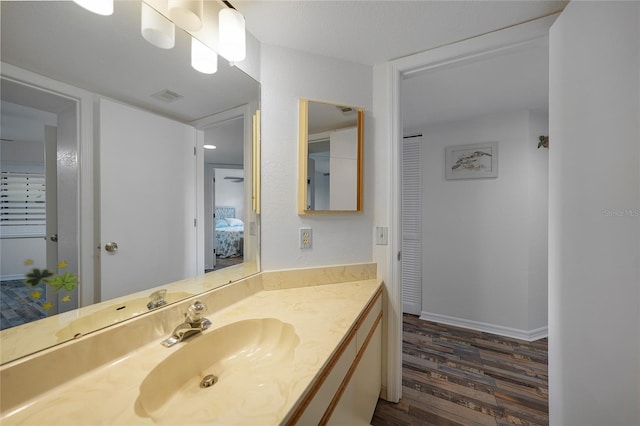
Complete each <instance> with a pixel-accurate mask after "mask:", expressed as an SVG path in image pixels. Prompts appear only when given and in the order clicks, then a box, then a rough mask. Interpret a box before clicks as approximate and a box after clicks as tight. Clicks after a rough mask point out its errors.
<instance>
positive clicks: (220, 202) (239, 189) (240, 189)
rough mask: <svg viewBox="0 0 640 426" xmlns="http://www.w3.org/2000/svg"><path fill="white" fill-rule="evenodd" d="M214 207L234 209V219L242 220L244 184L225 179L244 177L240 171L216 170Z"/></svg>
mask: <svg viewBox="0 0 640 426" xmlns="http://www.w3.org/2000/svg"><path fill="white" fill-rule="evenodd" d="M215 175H216V192H215V194H216V207H224V206H229V207H235V208H236V217H237V218H240V219H242V220H244V183H243V182H238V183H236V182H233V181H231V180H229V179H225V177H230V176H231V177H244V171H243V170H242V169H216V171H215Z"/></svg>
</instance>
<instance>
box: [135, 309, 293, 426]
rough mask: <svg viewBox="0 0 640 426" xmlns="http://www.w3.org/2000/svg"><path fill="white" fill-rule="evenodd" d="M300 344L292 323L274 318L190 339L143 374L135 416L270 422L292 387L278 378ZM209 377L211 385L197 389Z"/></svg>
mask: <svg viewBox="0 0 640 426" xmlns="http://www.w3.org/2000/svg"><path fill="white" fill-rule="evenodd" d="M214 327H215V324H214ZM299 342H300V339H299V337H298V335H297V334H296V333H295V329H294V327H293V326H292V325H291V324H287V323H284V322H282V321H280V320H277V319H274V318H264V319H250V320H244V321H239V322H236V323H232V324H229V325H227V326H224V327H221V328H218V329H214V330H211V331H208V332H206V333H205V334H202V335H198V336H195V337H192V338H190V339H188V340H186V341H184V342H181V343H179V345H181V346H179V347H178V349H177V350H176V351H175V352H174V353H173V354H172V355H170V356H169V357H168V358H166V359H165V360H164V361H162V362H161V363H160V364H158V365H157V366H156V367H155V368H154V369H153V370H152V371H151V372H150V373H149V374H148V375H147V376H146V378H145V379H144V381H143V382H142V384H141V385H140V394H139V396H138V399H137V401H136V414H137V415H139V416H141V417H148V418H151V419H152V420H153V421H154V423H157V424H201V423H202V424H211V423H219V424H269V423H273V422H275V421H276V420H275V419H273V420H270V419H269V416H271V415H273V413H274V411H277V410H274V407H276V406H278V405H280V406H282V405H284V403H285V402H286V400H287V395H288V388H289V387H290V385H291V384H290V383H288V382H287V381H286V380H283V379H282V377H283V376H285V375H286V374H285V373H286V371H287V369H288V368H290V364H291V361H292V360H293V356H294V353H295V348H296V346H298V344H299ZM167 350H174V349H173V348H170V349H167ZM211 375H213V376H215V378H216V380H217V381H216V383H215V384H212V385H211V386H210V387H201V383H202V382H203V379H206V378H207V377H210V376H211Z"/></svg>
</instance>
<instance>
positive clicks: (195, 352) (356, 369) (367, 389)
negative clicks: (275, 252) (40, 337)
mask: <svg viewBox="0 0 640 426" xmlns="http://www.w3.org/2000/svg"><path fill="white" fill-rule="evenodd" d="M375 276H376V266H375V264H364V265H347V266H339V267H327V268H314V269H306V270H290V271H276V272H264V273H260V274H257V275H254V276H252V277H249V278H246V279H244V280H241V281H238V282H236V283H233V284H230V285H228V286H225V287H222V288H218V289H215V290H212V291H209V292H207V293H204V294H201V295H199V296H197V297H193V298H190V299H188V300H186V301H184V302H181V303H177V304H174V305H170V306H166V307H164V308H160V309H157V310H156V311H153V312H151V313H149V314H146V315H143V316H141V317H138V318H134V319H131V320H129V321H126V322H124V323H122V324H120V325H116V326H112V327H109V328H107V329H104V330H102V331H98V332H95V333H93V334H90V335H86V336H82V337H80V338H79V339H77V340H75V341H71V342H67V343H64V344H62V345H59V346H57V347H54V348H51V349H48V350H46V351H43V352H41V353H39V354H34V355H31V356H28V357H25V358H22V359H20V360H17V361H14V362H12V363H9V364H5V365H3V366H2V367H0V378H1V380H2V385H1V386H2V394H1V399H0V402H1V406H0V407H1V410H2V414H1V418H0V420H1V422H2V423H3V424H7V425H9V424H34V425H35V424H38V425H40V424H65V425H69V424H98V423H99V424H127V425H130V424H172V425H176V424H224V425H230V424H245V425H255V424H260V425H268V424H272V425H277V424H283V425H293V424H301V425H305V424H309V425H311V424H313V425H316V424H351V425H355V424H369V421H370V419H371V416H372V414H373V411H374V409H375V405H376V402H377V399H378V394H379V392H380V387H381V363H382V360H381V353H382V350H381V345H382V331H381V329H382V326H381V317H382V305H383V303H382V302H383V300H382V283H381V280H379V279H377V278H376V277H375ZM196 300H198V301H201V302H203V303H204V304H205V305H207V306H208V310H207V312H206V313H205V315H204V316H206V318H207V319H208V320H210V321H211V323H212V325H211V326H210V327H209V328H208V329H206V330H204V331H203V332H201V333H199V334H197V335H195V336H193V337H190V338H189V339H187V340H185V341H182V342H180V343H177V344H175V345H173V346H171V347H165V346H163V345H161V342H162V341H163V340H164V339H166V338H167V337H168V336H169V335H170V334H171V333H172V330H174V328H175V327H176V326H177V325H178V324H179V323H180V322H182V321H184V318H183V315H184V313H185V312H186V310H187V308H188V307H189V306H190V305H191V304H193V303H194V302H195V301H196Z"/></svg>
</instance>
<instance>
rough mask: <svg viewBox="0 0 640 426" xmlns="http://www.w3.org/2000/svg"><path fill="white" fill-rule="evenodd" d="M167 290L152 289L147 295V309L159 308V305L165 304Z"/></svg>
mask: <svg viewBox="0 0 640 426" xmlns="http://www.w3.org/2000/svg"><path fill="white" fill-rule="evenodd" d="M166 297H167V290H166V289H164V288H163V289H160V290H157V291H154V292H153V293H151V294H150V295H149V303H147V309H149V310H152V309H155V308H159V307H160V306H164V305H166V304H167V299H166Z"/></svg>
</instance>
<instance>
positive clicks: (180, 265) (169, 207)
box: [99, 99, 198, 301]
mask: <svg viewBox="0 0 640 426" xmlns="http://www.w3.org/2000/svg"><path fill="white" fill-rule="evenodd" d="M99 110H100V112H99V120H100V121H99V129H100V130H99V145H100V148H99V152H100V157H99V158H100V172H99V175H100V184H99V186H100V206H99V223H100V227H99V229H100V237H99V241H100V252H99V256H100V264H99V267H100V286H99V298H100V300H101V301H103V300H108V299H112V298H114V297H118V296H122V295H125V294H130V293H133V292H136V291H141V290H145V289H148V288H151V287H155V286H159V285H162V284H166V283H169V282H173V281H177V280H180V279H183V278H187V277H190V276H195V275H197V274H198V271H197V256H196V227H195V218H196V156H195V151H194V147H195V144H196V130H195V128H193V127H192V126H188V125H186V124H183V123H179V122H176V121H173V120H169V119H167V118H164V117H160V116H157V115H154V114H151V113H148V112H145V111H142V110H139V109H135V108H132V107H129V106H126V105H123V104H119V103H115V102H111V101H107V100H104V99H102V100H100V105H99ZM113 243H115V244H117V249H115V247H114V246H113ZM109 244H111V246H110V248H111V251H107V250H106V249H107V248H108V247H109V246H108V245H109Z"/></svg>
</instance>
